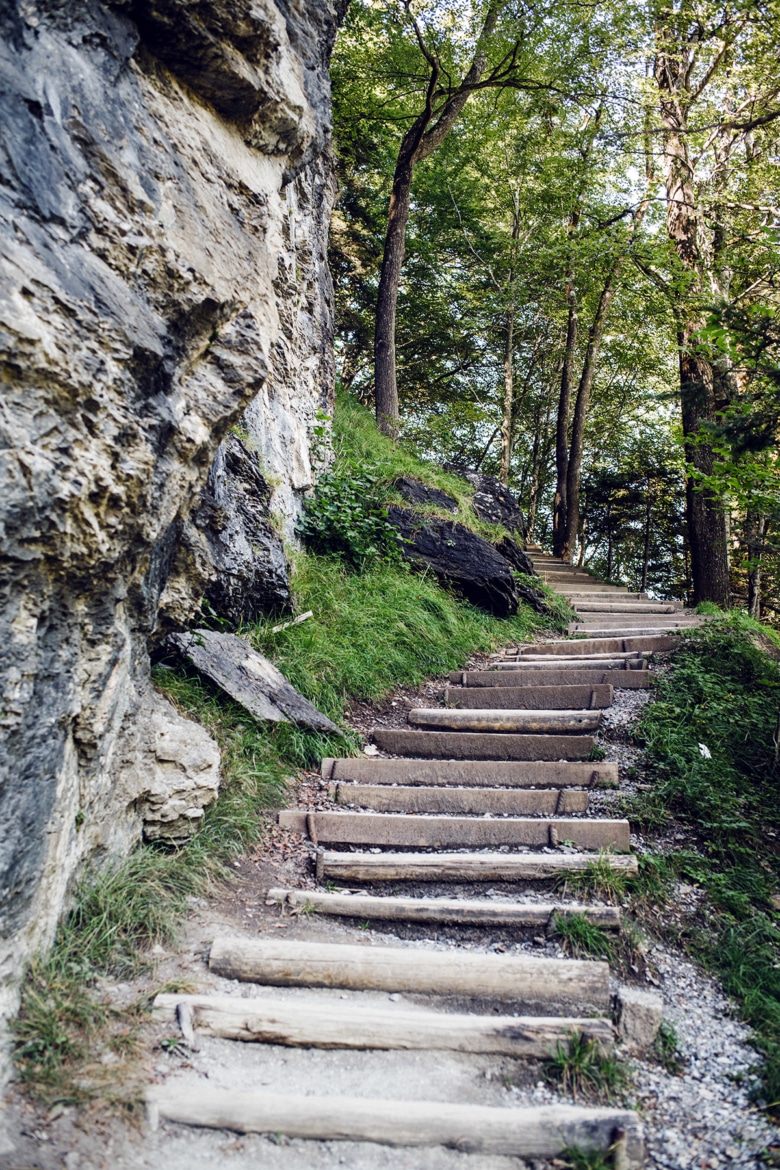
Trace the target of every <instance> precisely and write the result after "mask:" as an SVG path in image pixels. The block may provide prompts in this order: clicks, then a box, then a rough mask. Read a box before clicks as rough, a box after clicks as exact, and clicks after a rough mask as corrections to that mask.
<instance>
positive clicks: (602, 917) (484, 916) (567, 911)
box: [265, 889, 621, 930]
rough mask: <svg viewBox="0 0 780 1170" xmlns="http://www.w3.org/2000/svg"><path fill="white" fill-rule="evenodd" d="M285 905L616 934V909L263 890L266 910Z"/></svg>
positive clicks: (378, 916)
mask: <svg viewBox="0 0 780 1170" xmlns="http://www.w3.org/2000/svg"><path fill="white" fill-rule="evenodd" d="M274 903H275V904H277V905H284V906H289V907H290V908H291V909H293V910H305V911H306V912H313V913H316V914H330V915H335V916H337V917H339V918H359V919H361V921H363V922H365V921H369V922H370V921H375V920H376V921H387V920H390V921H392V922H448V923H456V924H458V923H459V924H461V925H462V926H469V925H471V926H529V927H536V928H538V929H547V927H548V926H549V925H550V924H551V922H552V921H553V919H554V918H555V916H561V917H564V918H565V917H568V916H571V915H572V914H576V915H578V916H579V915H582V916H584V917H585V918H587V919H588V921H589V922H592V923H593V924H594V926H600V927H601V928H602V930H620V923H621V913H620V910H619V909H618V907H617V906H591V905H588V903H586V902H583V903H577V902H506V901H499V900H498V899H489V900H488V899H482V898H408V897H403V896H401V895H399V894H393V895H388V896H387V897H378V896H377V895H375V894H344V893H342V894H333V893H324V892H323V891H321V890H285V889H272V890H268V891H267V893H266V896H265V904H266V906H269V905H273V904H274Z"/></svg>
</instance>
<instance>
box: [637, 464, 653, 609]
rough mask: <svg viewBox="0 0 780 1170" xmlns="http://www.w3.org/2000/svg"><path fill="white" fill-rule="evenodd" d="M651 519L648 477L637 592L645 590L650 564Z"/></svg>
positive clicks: (648, 480)
mask: <svg viewBox="0 0 780 1170" xmlns="http://www.w3.org/2000/svg"><path fill="white" fill-rule="evenodd" d="M651 518H652V501H651V498H650V477H649V476H648V478H647V479H646V480H645V540H644V548H643V550H642V584H641V586H640V589H639V592H640V593H644V592H645V590H646V589H647V570H648V566H649V564H650V520H651Z"/></svg>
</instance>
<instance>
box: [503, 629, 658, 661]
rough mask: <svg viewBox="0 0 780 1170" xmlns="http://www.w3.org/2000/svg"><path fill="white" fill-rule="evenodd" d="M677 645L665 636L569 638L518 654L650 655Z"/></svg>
mask: <svg viewBox="0 0 780 1170" xmlns="http://www.w3.org/2000/svg"><path fill="white" fill-rule="evenodd" d="M679 645H680V640H679V638H674V637H669V636H668V635H666V634H664V635H660V636H656V637H634V636H633V635H631V636H629V637H626V638H618V637H609V638H580V639H577V640H576V641H575V640H573V639H571V638H558V639H556V640H555V641H552V642H533V643H529V644H528V645H525V646H521V647H519V648H518V652H519V653H521V654H523V655H526V654H538V653H539V652H543V653H545V654H562V655H564V656H566V655H570V654H571V653H572V648H576V652H577V653H579V652H580V651H581V652H582V653H583V654H612V653H616V654H624V653H626V651H628V650H633V651H640V652H648V653H650V652H652V651H653V650H657V651H659V652H665V651H667V650H674V649H675V647H677V646H679Z"/></svg>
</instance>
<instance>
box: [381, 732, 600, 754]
mask: <svg viewBox="0 0 780 1170" xmlns="http://www.w3.org/2000/svg"><path fill="white" fill-rule="evenodd" d="M371 738H372V739H373V741H374V743H375V744H376V746H377V747H378V748H379V749H380V750H381V751H384V752H387V753H388V754H389V755H392V756H416V757H417V758H418V759H432V758H433V759H440V760H584V759H587V757H588V756H589V755H590V753H591V752H592V751H593V744H594V739H593V736H592V735H513V734H512V733H507V732H488V731H483V732H479V731H406V730H405V729H403V728H390V727H374V728H373V729H372V731H371Z"/></svg>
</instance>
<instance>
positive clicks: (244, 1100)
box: [146, 1082, 644, 1170]
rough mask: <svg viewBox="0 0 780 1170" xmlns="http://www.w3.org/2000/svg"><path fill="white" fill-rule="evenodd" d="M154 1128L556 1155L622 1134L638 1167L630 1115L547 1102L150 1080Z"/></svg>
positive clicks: (635, 1126)
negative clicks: (513, 1104)
mask: <svg viewBox="0 0 780 1170" xmlns="http://www.w3.org/2000/svg"><path fill="white" fill-rule="evenodd" d="M146 1101H147V1108H148V1110H149V1115H150V1121H151V1124H152V1126H153V1127H154V1126H155V1125H156V1124H157V1121H158V1119H159V1118H163V1119H164V1120H166V1121H174V1122H179V1123H180V1124H184V1125H195V1126H201V1127H203V1126H206V1127H209V1128H212V1129H229V1130H234V1131H235V1132H238V1133H270V1134H280V1133H281V1134H285V1135H286V1136H288V1137H295V1138H311V1139H314V1140H317V1141H360V1142H375V1143H379V1144H382V1145H387V1146H432V1145H433V1146H435V1145H438V1146H449V1147H452V1148H453V1149H456V1150H458V1151H461V1152H470V1153H480V1154H494V1155H499V1156H500V1155H506V1156H507V1157H514V1158H554V1157H556V1156H557V1155H558V1154H561V1153H562V1152H563V1151H564V1150H566V1149H570V1148H572V1147H574V1146H586V1147H589V1148H593V1147H597V1148H599V1149H602V1150H604V1151H605V1152H606V1151H607V1150H608V1149H610V1148H611V1146H612V1145H613V1141H614V1138H615V1135H616V1134H620V1135H625V1137H624V1138H623V1139H622V1145H623V1147H624V1157H623V1166H624V1168H625V1170H634V1168H635V1167H637V1168H638V1167H640V1166H641V1165H642V1162H643V1158H644V1153H643V1150H644V1147H643V1139H642V1130H641V1126H640V1124H639V1121H638V1119H637V1115H636V1113H633V1112H631V1111H629V1110H627V1109H617V1108H612V1107H607V1106H600V1107H587V1106H582V1105H546V1106H537V1107H527V1108H523V1109H510V1108H504V1107H491V1106H487V1105H464V1104H460V1103H459V1104H456V1105H449V1104H442V1103H441V1102H438V1101H436V1102H427V1101H391V1100H383V1101H376V1100H371V1099H370V1098H366V1097H335V1096H334V1097H310V1096H300V1097H296V1096H291V1095H286V1094H281V1093H266V1092H265V1091H263V1090H259V1089H246V1090H242V1091H237V1090H234V1089H215V1088H213V1087H212V1086H210V1085H205V1086H202V1085H197V1084H192V1083H188V1084H186V1085H176V1084H172V1083H170V1082H169V1083H168V1084H167V1085H155V1086H153V1087H151V1088H150V1089H148V1090H147V1094H146Z"/></svg>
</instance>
